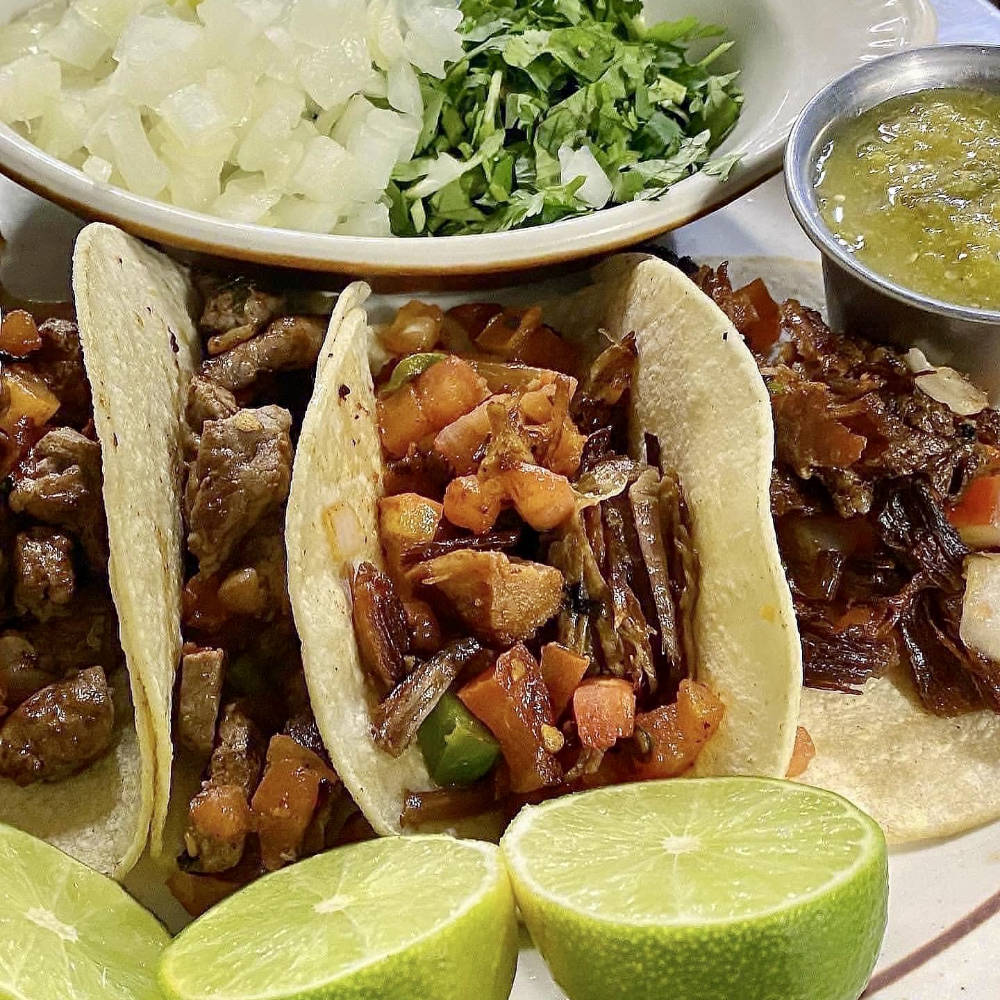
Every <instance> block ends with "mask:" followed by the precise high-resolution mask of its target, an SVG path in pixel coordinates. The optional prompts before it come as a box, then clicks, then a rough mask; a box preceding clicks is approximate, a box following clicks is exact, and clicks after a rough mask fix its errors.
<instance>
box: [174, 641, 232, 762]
mask: <svg viewBox="0 0 1000 1000" xmlns="http://www.w3.org/2000/svg"><path fill="white" fill-rule="evenodd" d="M225 659H226V654H225V653H224V652H223V651H222V650H221V649H199V650H196V651H194V652H191V653H185V654H184V656H183V657H182V659H181V683H180V690H179V692H178V695H177V738H178V740H179V741H180V743H181V745H182V746H184V747H187V749H188V750H192V751H193V752H194V753H197V754H201V755H202V756H203V757H207V756H208V755H209V754H210V753H211V752H212V745H213V743H214V742H215V723H216V720H217V719H218V717H219V699H220V697H221V695H222V678H223V672H224V664H225Z"/></svg>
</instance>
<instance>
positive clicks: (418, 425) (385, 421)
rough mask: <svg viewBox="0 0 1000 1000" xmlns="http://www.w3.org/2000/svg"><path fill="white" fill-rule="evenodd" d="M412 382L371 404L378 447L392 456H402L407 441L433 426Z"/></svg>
mask: <svg viewBox="0 0 1000 1000" xmlns="http://www.w3.org/2000/svg"><path fill="white" fill-rule="evenodd" d="M440 363H441V362H439V364H440ZM431 367H432V368H434V367H437V366H436V365H431ZM415 381H416V380H413V381H410V382H406V383H404V384H403V385H401V386H400V387H399V388H398V389H397V390H396V391H395V392H392V393H390V394H389V395H388V396H384V397H383V398H382V399H379V400H378V402H377V403H376V404H375V409H376V411H377V412H378V429H379V436H380V438H381V439H382V447H383V448H385V450H386V452H388V454H389V456H390V457H392V458H402V457H403V456H404V455H405V454H406V452H407V450H408V449H409V447H410V444H411V443H413V442H416V441H419V440H420V439H421V438H422V437H423V436H424V435H425V434H430V432H431V430H432V429H433V428H432V426H431V422H430V420H429V419H428V418H427V416H426V415H425V414H424V411H423V408H422V406H421V405H420V398H419V396H418V395H417V389H416V386H415V385H414V382H415Z"/></svg>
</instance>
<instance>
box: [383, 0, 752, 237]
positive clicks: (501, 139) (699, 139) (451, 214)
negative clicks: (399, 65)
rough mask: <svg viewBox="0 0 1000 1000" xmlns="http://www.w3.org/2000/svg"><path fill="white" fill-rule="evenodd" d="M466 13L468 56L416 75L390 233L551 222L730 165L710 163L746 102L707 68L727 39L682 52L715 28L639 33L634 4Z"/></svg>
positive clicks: (562, 3) (486, 1) (547, 0)
mask: <svg viewBox="0 0 1000 1000" xmlns="http://www.w3.org/2000/svg"><path fill="white" fill-rule="evenodd" d="M462 11H463V14H464V21H463V24H462V27H461V29H460V30H461V31H462V33H463V35H464V46H465V55H464V57H463V58H462V59H460V60H459V61H458V62H456V63H454V64H453V65H452V66H451V67H450V69H449V71H448V73H447V75H446V76H445V78H444V79H443V80H438V79H435V78H433V77H429V76H425V77H424V78H423V79H422V81H421V88H422V90H423V96H424V107H425V112H424V125H423V130H422V132H421V136H420V139H419V142H418V146H417V151H416V154H415V157H414V159H413V160H412V161H411V162H410V163H407V164H405V165H404V166H402V167H400V168H399V169H397V171H396V173H395V175H394V177H393V181H394V183H393V184H392V185H391V186H390V189H389V197H390V201H391V219H392V227H393V231H394V232H395V233H396V234H397V235H404V236H415V235H420V234H424V233H432V234H437V235H455V234H461V233H484V232H496V231H499V230H505V229H511V228H513V227H515V226H530V225H537V224H540V223H545V222H555V221H556V220H558V219H562V218H565V217H567V216H572V215H579V214H580V213H583V212H586V211H589V210H592V209H593V208H596V207H599V205H600V204H604V203H609V202H610V203H613V204H618V203H623V202H627V201H633V200H635V199H649V198H656V197H657V196H659V195H660V194H662V193H663V192H664V191H665V190H666V189H667V188H669V187H670V186H671V185H673V184H676V183H677V181H679V180H681V179H683V178H684V177H687V176H688V175H690V174H692V173H694V172H696V171H698V170H700V169H703V168H704V169H705V172H706V173H708V174H711V175H714V176H718V177H720V178H721V179H725V177H727V176H728V174H729V172H730V171H731V170H732V169H733V167H734V166H735V163H736V158H735V157H732V156H726V157H721V158H719V159H716V160H711V154H712V151H713V150H714V149H715V148H716V147H717V146H718V145H719V144H720V143H721V142H722V141H723V139H725V137H726V136H727V135H728V133H729V132H730V130H731V129H732V127H733V125H734V124H735V123H736V120H737V118H738V117H739V113H740V106H741V104H742V102H743V95H742V93H741V92H740V91H739V89H738V87H737V85H736V82H735V81H736V76H737V74H736V73H715V72H713V70H712V67H713V65H714V64H715V61H716V60H717V59H718V58H719V57H720V56H722V55H723V53H725V52H726V51H727V50H728V49H729V48H730V46H731V45H732V42H728V41H721V42H719V43H718V44H717V45H715V46H714V48H713V47H711V45H710V44H709V45H707V46H706V45H704V44H700V45H698V49H697V51H698V55H697V57H695V56H694V55H692V53H691V46H692V45H694V44H696V43H702V42H703V40H704V39H714V38H718V37H720V36H722V35H723V34H724V30H723V29H722V28H720V27H718V26H715V25H703V24H701V23H700V22H698V21H697V20H696V19H695V18H693V17H685V18H682V19H680V20H678V21H669V22H662V23H660V24H655V25H652V26H650V27H647V26H646V25H645V24H644V22H643V20H642V16H641V12H642V3H641V2H640V0H463V3H462ZM706 49H707V50H708V51H707V52H706V54H704V55H702V54H701V53H702V52H705V50H706ZM568 164H572V165H568ZM580 164H583V166H582V167H580ZM577 169H582V170H583V173H581V174H580V175H578V176H576V175H575V176H564V174H570V173H573V172H575V170H577ZM602 172H603V175H604V176H603V177H601V173H602Z"/></svg>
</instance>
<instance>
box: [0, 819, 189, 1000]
mask: <svg viewBox="0 0 1000 1000" xmlns="http://www.w3.org/2000/svg"><path fill="white" fill-rule="evenodd" d="M0 873H2V874H0V997H3V998H5V1000H54V998H56V997H67V998H68V997H72V998H73V1000H104V998H106V997H115V998H116V1000H157V998H159V997H160V991H159V989H158V988H157V985H156V964H157V961H158V960H159V957H160V952H162V951H163V948H164V947H165V945H166V944H167V942H168V941H169V940H170V935H169V934H167V932H166V931H165V930H164V929H163V927H162V926H161V925H160V923H159V922H158V921H157V920H156V918H155V917H154V916H153V915H152V914H150V913H147V912H146V911H145V910H144V909H143V908H142V907H141V906H140V905H139V904H138V903H137V902H136V901H135V900H134V899H132V897H131V896H129V895H128V894H127V893H126V892H125V890H124V889H122V887H121V886H120V885H118V883H117V882H112V881H111V879H108V878H105V877H104V876H103V875H99V874H98V873H97V872H94V871H91V870H90V869H89V868H87V867H85V866H84V865H82V864H80V862H79V861H74V860H73V859H72V858H70V857H68V856H67V855H65V854H63V853H62V851H59V850H57V849H56V848H54V847H52V846H51V845H49V844H46V843H45V842H44V841H41V840H36V839H35V838H34V837H31V836H29V835H28V834H26V833H22V832H21V831H20V830H13V829H11V828H10V827H8V826H3V825H0Z"/></svg>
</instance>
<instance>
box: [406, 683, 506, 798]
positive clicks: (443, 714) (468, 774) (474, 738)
mask: <svg viewBox="0 0 1000 1000" xmlns="http://www.w3.org/2000/svg"><path fill="white" fill-rule="evenodd" d="M417 742H418V743H419V744H420V749H421V750H422V751H423V754H424V760H425V761H427V769H428V770H429V771H430V773H431V777H432V778H433V779H434V780H435V781H436V782H437V783H438V784H439V785H470V784H472V782H474V781H478V780H479V779H480V778H482V777H483V776H484V775H485V774H487V772H489V770H490V769H491V768H492V767H493V765H494V764H495V763H496V762H497V758H498V757H499V756H500V744H498V743H497V741H496V740H495V739H494V738H493V737H492V736H491V735H490V731H489V730H488V729H487V728H486V727H485V726H484V725H483V724H482V723H481V722H480V721H479V720H478V719H477V718H476V717H475V716H474V715H473V714H472V713H471V712H470V711H469V710H468V709H467V708H466V707H465V706H464V705H463V704H462V703H461V702H460V701H459V700H458V698H456V697H455V695H453V694H445V695H444V697H443V698H442V699H441V700H440V701H439V702H438V703H437V705H436V706H435V708H434V711H433V712H431V714H430V715H429V716H427V718H426V720H425V721H424V724H423V725H422V726H421V727H420V729H419V731H418V732H417Z"/></svg>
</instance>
